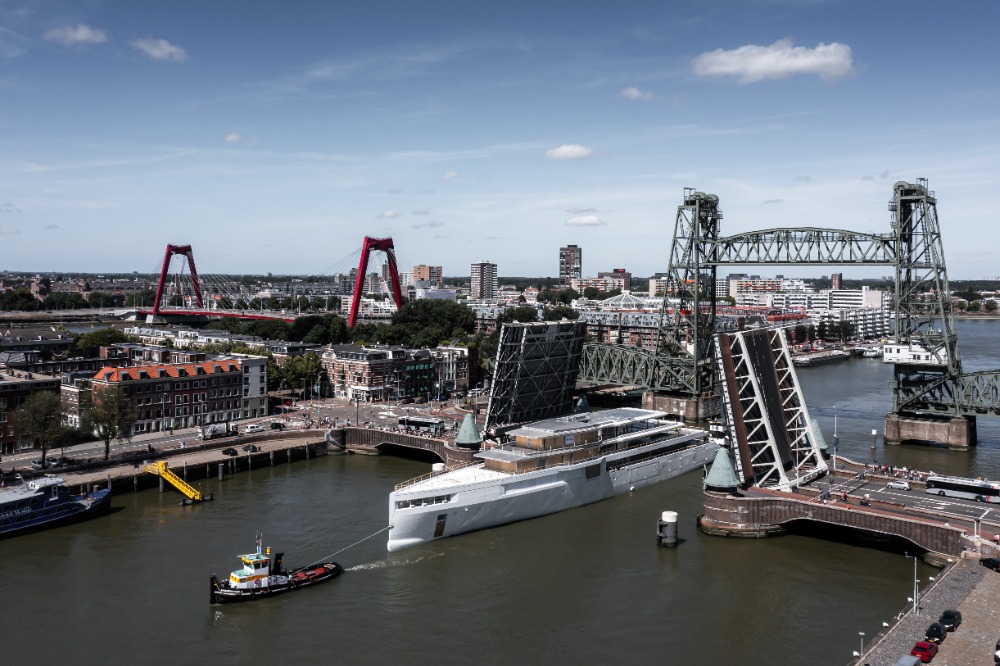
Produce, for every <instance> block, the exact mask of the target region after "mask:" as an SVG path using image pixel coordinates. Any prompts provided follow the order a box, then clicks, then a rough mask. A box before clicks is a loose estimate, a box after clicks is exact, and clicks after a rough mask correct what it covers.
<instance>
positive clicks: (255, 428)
mask: <svg viewBox="0 0 1000 666" xmlns="http://www.w3.org/2000/svg"><path fill="white" fill-rule="evenodd" d="M243 432H244V433H246V434H248V435H252V434H254V433H256V432H264V426H262V425H260V424H259V423H251V424H250V425H248V426H247V427H246V428H244V429H243Z"/></svg>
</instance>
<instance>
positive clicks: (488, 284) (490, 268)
mask: <svg viewBox="0 0 1000 666" xmlns="http://www.w3.org/2000/svg"><path fill="white" fill-rule="evenodd" d="M497 288H498V284H497V265H496V264H492V263H490V262H488V261H477V262H476V263H474V264H472V285H471V289H470V290H469V298H470V299H472V300H475V301H489V300H493V299H494V298H496V294H497Z"/></svg>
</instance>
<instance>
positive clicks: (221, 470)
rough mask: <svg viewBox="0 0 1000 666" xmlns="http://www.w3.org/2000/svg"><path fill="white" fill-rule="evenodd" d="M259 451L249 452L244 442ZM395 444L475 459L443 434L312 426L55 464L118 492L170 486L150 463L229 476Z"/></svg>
mask: <svg viewBox="0 0 1000 666" xmlns="http://www.w3.org/2000/svg"><path fill="white" fill-rule="evenodd" d="M250 444H252V445H254V446H256V447H257V449H258V450H257V451H252V452H247V451H244V450H243V447H244V446H247V445H250ZM392 447H400V448H403V449H412V450H419V451H425V452H429V453H430V454H433V455H436V456H437V457H439V458H440V459H441V460H442V461H443V462H445V463H446V464H447V465H452V464H461V463H462V462H466V461H468V460H471V459H472V452H471V451H468V450H465V449H458V448H456V447H454V446H453V445H451V444H449V443H448V442H446V441H445V440H443V439H436V438H430V437H422V436H419V435H413V434H406V433H402V432H395V431H390V430H380V429H377V428H365V427H343V428H334V429H329V430H327V429H307V430H294V431H288V430H285V431H280V432H264V433H260V434H257V435H241V436H239V437H231V438H219V439H213V440H209V441H206V442H193V443H184V444H182V445H179V446H173V447H171V448H162V449H157V450H156V451H154V452H148V453H142V454H132V455H131V456H130V457H129V458H128V459H120V460H115V459H112V460H110V461H99V462H96V463H91V464H89V465H85V466H81V468H76V469H72V468H70V469H60V470H54V471H55V472H57V473H58V474H59V476H61V477H63V478H64V479H65V480H66V484H67V486H69V487H72V488H76V489H79V490H80V491H85V490H88V489H91V488H94V487H97V486H101V487H110V488H111V489H112V491H113V492H114V493H126V492H138V491H140V490H147V489H151V488H155V487H157V485H159V487H160V490H161V492H162V491H163V490H165V489H166V484H165V483H164V479H163V477H162V476H156V475H153V474H147V473H146V472H145V471H144V467H145V465H153V464H156V463H157V462H159V461H167V462H168V464H169V468H170V470H171V471H172V472H173V473H174V474H176V475H177V476H179V477H180V478H181V479H183V480H184V481H185V482H192V481H199V480H203V479H211V478H224V477H225V476H227V475H232V474H238V473H241V472H246V471H250V470H252V469H257V468H261V467H270V466H274V465H280V464H286V463H291V462H296V461H299V460H308V459H310V458H315V457H318V456H325V455H330V454H331V453H332V454H341V453H356V454H367V455H379V454H381V453H383V452H387V451H391V450H392ZM226 448H234V449H236V450H237V455H235V456H223V455H221V451H222V450H223V449H226Z"/></svg>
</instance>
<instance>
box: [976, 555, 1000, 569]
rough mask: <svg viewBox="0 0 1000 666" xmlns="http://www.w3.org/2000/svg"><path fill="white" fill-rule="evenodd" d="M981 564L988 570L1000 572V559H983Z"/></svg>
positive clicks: (980, 561)
mask: <svg viewBox="0 0 1000 666" xmlns="http://www.w3.org/2000/svg"><path fill="white" fill-rule="evenodd" d="M979 563H980V564H982V565H983V566H984V567H986V568H987V569H993V571H1000V558H996V557H984V558H983V559H981V560H979Z"/></svg>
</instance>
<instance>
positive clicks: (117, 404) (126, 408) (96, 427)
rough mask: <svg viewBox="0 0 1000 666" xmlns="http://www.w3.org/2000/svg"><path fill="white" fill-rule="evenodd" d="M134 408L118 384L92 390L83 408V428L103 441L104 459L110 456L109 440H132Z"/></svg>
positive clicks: (135, 415) (134, 420)
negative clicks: (86, 406) (89, 398)
mask: <svg viewBox="0 0 1000 666" xmlns="http://www.w3.org/2000/svg"><path fill="white" fill-rule="evenodd" d="M137 418H138V417H137V414H136V411H135V408H134V407H133V406H132V403H131V401H129V399H128V396H127V395H125V393H124V392H123V391H122V389H121V388H120V387H118V386H113V387H111V388H109V389H105V390H103V391H100V392H97V391H94V393H93V397H92V399H91V403H90V406H89V407H88V408H87V409H86V410H84V412H83V418H82V419H81V420H82V422H83V426H82V428H83V430H85V431H87V432H91V433H93V434H94V436H95V437H97V439H99V440H101V441H103V442H104V459H105V460H107V459H108V458H109V457H110V456H111V440H113V439H114V440H117V441H119V442H130V441H132V432H133V430H134V428H135V422H136V420H137Z"/></svg>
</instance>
